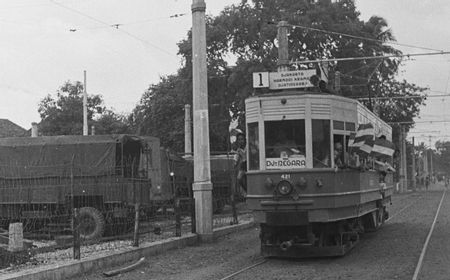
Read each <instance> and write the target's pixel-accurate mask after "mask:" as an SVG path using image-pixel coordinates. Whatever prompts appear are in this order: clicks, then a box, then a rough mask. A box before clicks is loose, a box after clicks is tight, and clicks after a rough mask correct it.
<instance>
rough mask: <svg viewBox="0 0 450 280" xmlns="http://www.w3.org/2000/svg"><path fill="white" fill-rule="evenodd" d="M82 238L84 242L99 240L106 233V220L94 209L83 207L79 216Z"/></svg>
mask: <svg viewBox="0 0 450 280" xmlns="http://www.w3.org/2000/svg"><path fill="white" fill-rule="evenodd" d="M78 218H79V222H80V226H79V231H80V237H81V239H83V240H93V239H98V238H100V237H102V236H103V233H104V232H105V218H104V217H103V215H102V213H101V212H100V211H99V210H97V209H95V208H93V207H82V208H81V209H80V211H79V214H78Z"/></svg>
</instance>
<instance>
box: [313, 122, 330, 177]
mask: <svg viewBox="0 0 450 280" xmlns="http://www.w3.org/2000/svg"><path fill="white" fill-rule="evenodd" d="M330 142H331V140H330V121H329V120H312V144H313V159H314V160H313V167H314V168H327V167H331V153H330Z"/></svg>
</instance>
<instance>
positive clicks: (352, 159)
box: [348, 151, 361, 168]
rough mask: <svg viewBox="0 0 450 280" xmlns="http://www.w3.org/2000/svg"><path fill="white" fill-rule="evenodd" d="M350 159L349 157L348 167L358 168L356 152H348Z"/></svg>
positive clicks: (358, 161) (359, 164)
mask: <svg viewBox="0 0 450 280" xmlns="http://www.w3.org/2000/svg"><path fill="white" fill-rule="evenodd" d="M350 152H351V153H350V157H349V161H348V165H349V166H350V167H354V168H358V167H360V166H361V161H360V159H359V155H358V153H356V151H350Z"/></svg>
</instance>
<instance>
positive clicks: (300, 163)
mask: <svg viewBox="0 0 450 280" xmlns="http://www.w3.org/2000/svg"><path fill="white" fill-rule="evenodd" d="M264 127H265V144H266V150H265V152H266V169H295V168H305V167H306V160H305V155H306V153H305V121H304V120H282V121H267V122H265V123H264Z"/></svg>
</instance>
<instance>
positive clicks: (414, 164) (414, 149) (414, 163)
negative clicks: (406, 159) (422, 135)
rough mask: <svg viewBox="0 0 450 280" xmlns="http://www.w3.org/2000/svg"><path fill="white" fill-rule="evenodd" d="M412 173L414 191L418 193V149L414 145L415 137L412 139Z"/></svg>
mask: <svg viewBox="0 0 450 280" xmlns="http://www.w3.org/2000/svg"><path fill="white" fill-rule="evenodd" d="M411 155H412V172H411V174H412V175H411V177H412V178H411V181H412V189H413V191H414V192H415V191H416V147H415V143H414V137H413V138H412V152H411Z"/></svg>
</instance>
